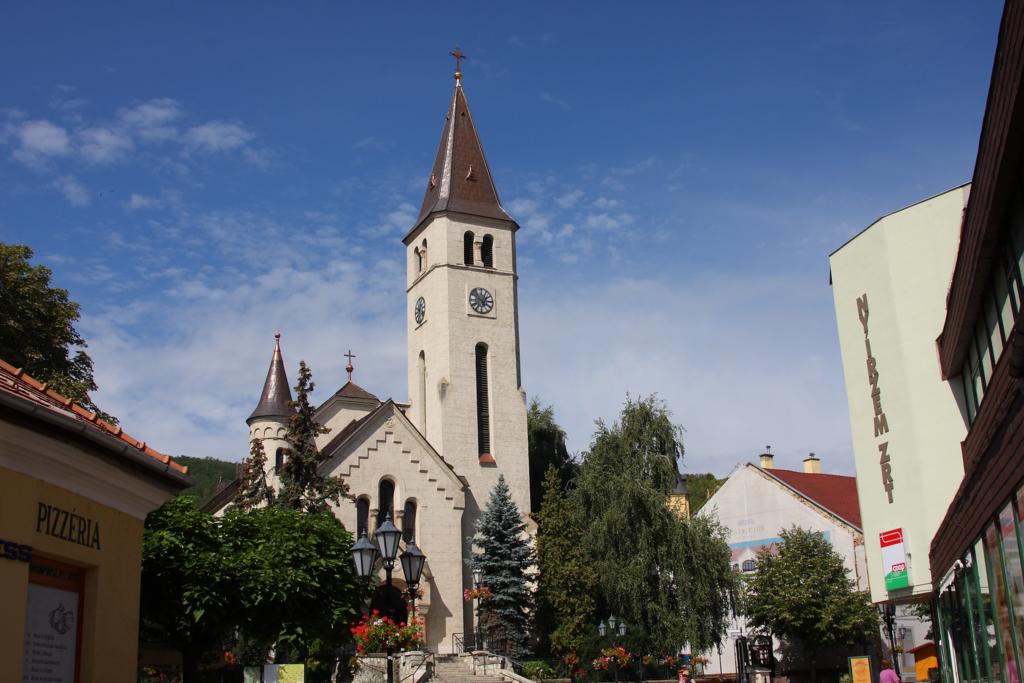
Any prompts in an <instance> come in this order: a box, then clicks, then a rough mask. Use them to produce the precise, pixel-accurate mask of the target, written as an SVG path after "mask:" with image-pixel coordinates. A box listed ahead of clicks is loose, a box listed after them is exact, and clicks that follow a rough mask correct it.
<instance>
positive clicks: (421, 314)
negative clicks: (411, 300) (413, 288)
mask: <svg viewBox="0 0 1024 683" xmlns="http://www.w3.org/2000/svg"><path fill="white" fill-rule="evenodd" d="M426 315H427V302H426V301H424V300H423V297H422V296H421V297H420V298H419V299H416V312H415V316H416V324H417V325H419V324H420V323H421V322H423V318H425V317H426Z"/></svg>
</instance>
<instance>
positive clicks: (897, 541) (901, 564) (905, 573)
mask: <svg viewBox="0 0 1024 683" xmlns="http://www.w3.org/2000/svg"><path fill="white" fill-rule="evenodd" d="M878 543H879V545H880V546H882V573H883V574H884V575H885V590H887V591H894V590H899V589H900V588H909V587H910V568H909V567H908V566H907V549H906V546H904V545H903V529H902V528H900V529H890V530H889V531H883V532H882V533H880V534H878Z"/></svg>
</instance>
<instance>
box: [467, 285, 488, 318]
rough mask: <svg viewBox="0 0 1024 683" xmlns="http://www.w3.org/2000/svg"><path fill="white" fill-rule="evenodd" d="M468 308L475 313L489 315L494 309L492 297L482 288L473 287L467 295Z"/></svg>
mask: <svg viewBox="0 0 1024 683" xmlns="http://www.w3.org/2000/svg"><path fill="white" fill-rule="evenodd" d="M469 307H470V308H472V309H473V310H474V311H476V312H477V313H490V312H491V309H492V308H494V297H493V296H491V293H490V292H488V291H487V290H486V289H484V288H483V287H475V288H474V289H473V290H472V291H471V292H470V293H469Z"/></svg>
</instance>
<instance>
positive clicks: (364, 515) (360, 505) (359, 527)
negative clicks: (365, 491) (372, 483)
mask: <svg viewBox="0 0 1024 683" xmlns="http://www.w3.org/2000/svg"><path fill="white" fill-rule="evenodd" d="M369 524H370V499H369V498H365V497H363V498H360V499H359V500H357V501H356V538H358V537H359V536H361V535H362V533H363V532H364V531H365V532H367V533H369V528H368V527H369Z"/></svg>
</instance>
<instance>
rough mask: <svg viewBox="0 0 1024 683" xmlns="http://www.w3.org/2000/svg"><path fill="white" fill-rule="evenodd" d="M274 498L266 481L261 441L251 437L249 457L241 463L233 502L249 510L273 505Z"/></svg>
mask: <svg viewBox="0 0 1024 683" xmlns="http://www.w3.org/2000/svg"><path fill="white" fill-rule="evenodd" d="M275 500H276V494H275V493H274V489H273V488H271V486H270V484H269V483H268V482H267V453H266V451H265V450H264V449H263V441H262V440H260V439H253V440H252V441H251V442H250V444H249V457H248V458H246V460H245V463H244V464H243V465H242V474H241V476H240V477H239V478H238V489H237V491H236V492H235V499H234V503H235V505H237V506H238V507H239V508H241V509H242V510H251V509H253V508H257V507H261V506H263V505H273V504H274V501H275Z"/></svg>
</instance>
